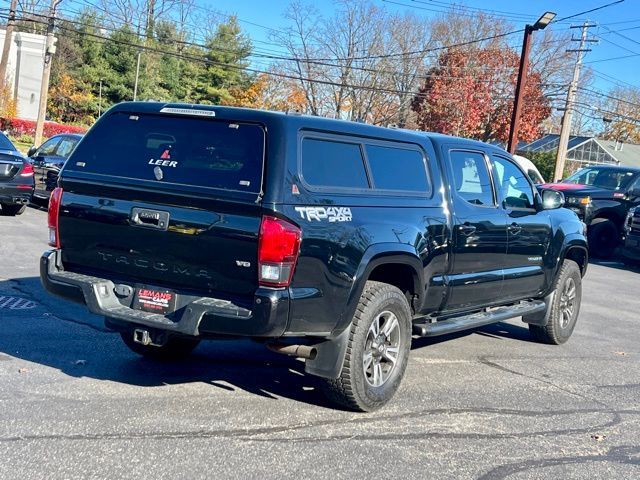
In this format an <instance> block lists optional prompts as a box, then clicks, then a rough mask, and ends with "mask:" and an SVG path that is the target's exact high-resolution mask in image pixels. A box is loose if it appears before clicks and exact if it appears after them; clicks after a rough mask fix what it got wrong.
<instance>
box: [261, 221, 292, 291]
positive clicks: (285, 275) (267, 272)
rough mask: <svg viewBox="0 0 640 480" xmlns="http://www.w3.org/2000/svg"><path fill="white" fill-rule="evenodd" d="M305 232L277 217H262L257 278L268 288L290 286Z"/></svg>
mask: <svg viewBox="0 0 640 480" xmlns="http://www.w3.org/2000/svg"><path fill="white" fill-rule="evenodd" d="M301 236H302V232H301V231H300V229H299V228H298V227H296V226H295V225H293V224H292V223H289V222H287V221H285V220H281V219H279V218H276V217H269V216H263V217H262V224H261V225H260V238H259V240H258V280H259V283H260V285H262V286H266V287H288V286H289V284H290V283H291V277H293V270H294V268H295V266H296V262H297V261H298V253H300V238H301Z"/></svg>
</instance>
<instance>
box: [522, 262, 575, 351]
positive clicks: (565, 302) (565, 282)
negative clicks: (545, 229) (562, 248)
mask: <svg viewBox="0 0 640 480" xmlns="http://www.w3.org/2000/svg"><path fill="white" fill-rule="evenodd" d="M572 286H573V287H574V294H573V299H572V300H571V299H570V297H571V295H570V291H571V287H572ZM581 299H582V275H581V274H580V268H579V267H578V264H577V263H576V262H574V261H572V260H565V261H564V263H563V264H562V267H561V268H560V273H559V275H558V278H557V280H556V287H555V295H554V297H553V302H551V307H550V308H551V313H550V314H549V322H548V323H547V325H546V326H544V327H542V326H540V325H533V324H529V332H530V333H531V336H532V337H533V338H534V339H536V340H537V341H538V342H541V343H548V344H550V345H560V344H562V343H565V342H566V341H567V340H569V337H571V334H572V333H573V329H574V328H575V326H576V322H577V320H578V314H579V313H580V301H581ZM568 307H570V311H568V310H567V308H568Z"/></svg>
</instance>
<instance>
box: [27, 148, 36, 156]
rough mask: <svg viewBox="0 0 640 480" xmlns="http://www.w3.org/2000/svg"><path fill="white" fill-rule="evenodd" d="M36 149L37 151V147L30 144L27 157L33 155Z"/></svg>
mask: <svg viewBox="0 0 640 480" xmlns="http://www.w3.org/2000/svg"><path fill="white" fill-rule="evenodd" d="M37 151H38V149H37V148H36V146H35V145H31V148H30V149H29V151H28V152H27V157H33V154H34V153H36V152H37Z"/></svg>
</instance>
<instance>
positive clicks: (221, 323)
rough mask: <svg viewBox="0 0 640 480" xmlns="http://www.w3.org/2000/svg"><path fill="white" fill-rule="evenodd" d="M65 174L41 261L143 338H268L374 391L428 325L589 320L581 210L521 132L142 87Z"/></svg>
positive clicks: (149, 351) (397, 371)
mask: <svg viewBox="0 0 640 480" xmlns="http://www.w3.org/2000/svg"><path fill="white" fill-rule="evenodd" d="M58 185H59V187H58V188H56V190H54V192H53V194H52V197H51V207H50V209H49V229H50V243H51V245H52V246H54V247H55V248H54V249H53V250H49V251H47V252H46V253H45V254H44V255H43V257H42V261H41V277H42V281H43V284H44V286H45V287H46V289H47V290H48V291H49V292H51V293H54V294H57V295H60V296H63V297H65V298H68V299H72V300H75V301H78V302H81V303H86V305H87V306H88V308H89V310H91V311H92V312H94V313H96V314H99V315H103V316H105V317H106V323H107V325H108V326H109V327H111V328H113V329H116V330H118V331H120V332H121V335H122V339H123V340H124V342H125V343H126V344H127V346H129V347H130V348H131V349H132V350H134V351H135V352H137V353H140V354H142V355H150V356H157V357H160V356H162V357H173V356H176V355H179V354H185V353H188V352H189V351H190V350H192V349H193V348H194V347H195V346H196V345H197V344H198V342H199V341H200V339H206V338H220V337H233V336H241V337H252V338H255V339H259V340H261V341H264V342H265V343H266V344H267V345H268V346H269V347H270V348H271V349H273V350H275V351H278V352H280V353H285V354H289V355H293V356H297V357H301V358H304V359H306V371H307V372H308V373H311V374H314V375H317V376H319V377H322V378H323V379H325V386H326V387H327V388H326V389H327V392H328V393H329V395H330V396H331V397H332V398H333V399H335V400H336V401H337V402H339V403H340V404H342V405H345V406H347V407H350V408H353V409H360V410H372V409H375V408H378V407H380V406H382V405H384V404H385V403H386V402H387V401H388V400H389V399H390V398H391V396H392V395H393V394H394V392H395V391H396V389H397V388H398V386H399V384H400V380H401V378H402V376H403V374H404V371H405V367H406V365H407V360H408V356H409V350H410V346H411V338H412V335H418V336H434V335H442V334H446V333H450V332H456V331H459V330H464V329H468V328H473V327H479V326H482V325H486V324H490V323H494V322H499V321H502V320H506V319H509V318H513V317H519V316H522V317H523V320H524V321H525V322H527V323H528V324H529V328H530V330H531V333H532V334H533V336H534V338H536V339H537V340H540V341H542V342H546V343H552V344H560V343H563V342H565V341H566V340H567V339H568V338H569V336H570V335H571V333H572V331H573V329H574V326H575V324H576V320H577V317H578V311H579V308H580V298H581V280H582V276H583V275H584V273H585V271H586V268H587V255H588V252H587V242H586V239H585V237H584V232H583V228H584V226H583V224H582V223H581V222H580V221H579V220H578V218H577V216H576V215H575V214H574V213H573V212H571V211H570V210H567V209H564V208H559V207H561V205H562V202H563V196H562V194H561V193H558V192H555V191H552V190H544V191H542V193H541V194H538V193H536V190H535V189H534V187H533V185H532V184H531V182H530V180H529V179H528V177H527V175H526V174H525V173H523V171H522V170H521V169H520V168H519V167H518V165H517V164H516V163H514V162H513V160H512V158H511V157H510V156H509V155H508V154H507V153H506V152H505V151H503V150H500V149H498V148H497V147H492V146H490V145H486V144H483V143H479V142H475V141H470V140H463V139H460V138H454V137H448V136H443V135H436V134H427V133H419V132H410V131H402V130H395V129H386V128H381V127H374V126H370V125H364V124H359V123H351V122H344V121H338V120H328V119H323V118H317V117H307V116H300V115H286V114H281V113H273V112H264V111H257V110H249V109H236V108H227V107H212V106H194V105H176V104H159V103H124V104H120V105H117V106H115V107H114V108H112V109H111V110H110V111H109V112H107V113H106V114H105V115H103V116H102V117H101V118H100V120H99V121H98V122H97V123H96V125H95V126H94V127H93V128H92V129H91V130H90V132H89V133H88V134H87V135H86V136H85V138H84V139H83V140H82V141H81V142H80V143H79V144H78V146H77V148H76V150H75V151H74V152H73V154H72V155H71V157H70V158H69V160H68V162H67V163H66V165H65V167H64V168H63V170H62V172H61V174H60V178H59V184H58Z"/></svg>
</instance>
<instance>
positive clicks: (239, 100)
mask: <svg viewBox="0 0 640 480" xmlns="http://www.w3.org/2000/svg"><path fill="white" fill-rule="evenodd" d="M230 93H231V95H232V96H233V100H232V101H231V102H229V103H228V105H231V106H234V107H250V108H260V109H263V110H279V111H303V110H304V108H305V105H306V98H305V95H304V92H303V91H302V90H301V89H300V87H298V85H297V84H296V83H295V82H293V81H291V80H288V79H286V78H282V77H279V76H277V75H269V74H266V73H261V74H260V75H258V76H257V77H256V79H255V80H254V82H253V83H252V84H251V85H249V87H248V88H247V89H241V88H239V87H236V88H232V89H230Z"/></svg>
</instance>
